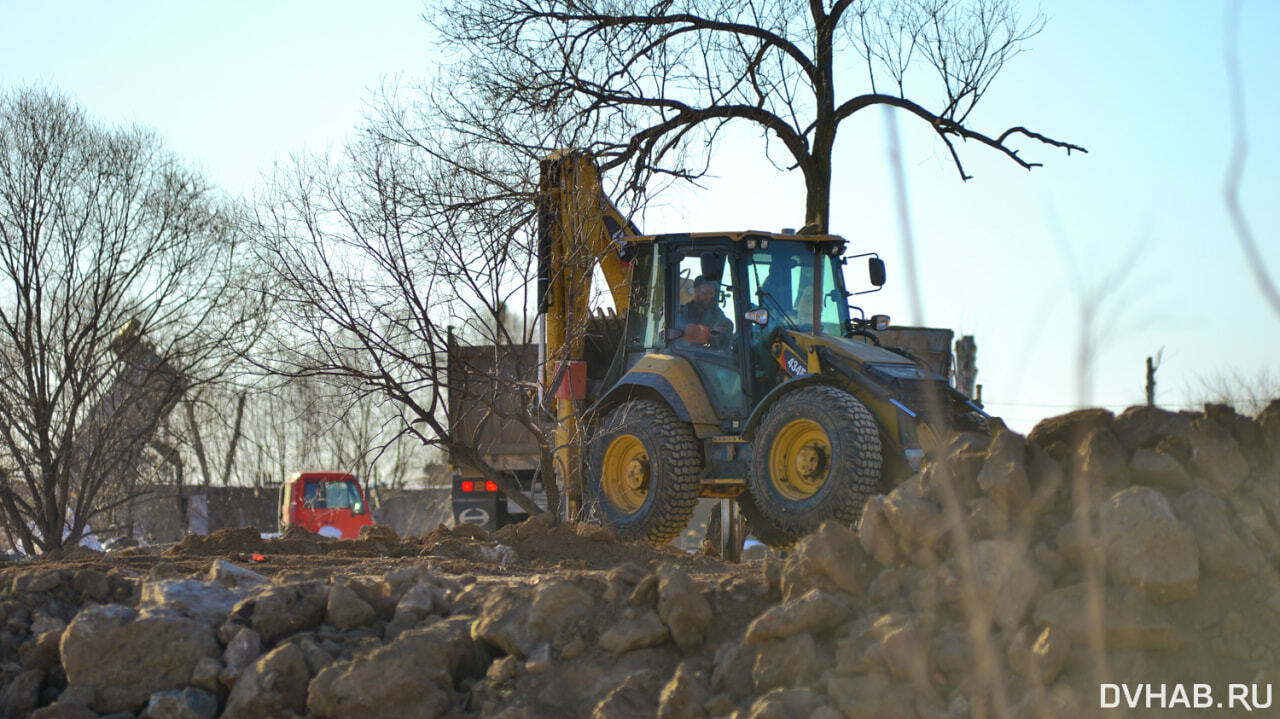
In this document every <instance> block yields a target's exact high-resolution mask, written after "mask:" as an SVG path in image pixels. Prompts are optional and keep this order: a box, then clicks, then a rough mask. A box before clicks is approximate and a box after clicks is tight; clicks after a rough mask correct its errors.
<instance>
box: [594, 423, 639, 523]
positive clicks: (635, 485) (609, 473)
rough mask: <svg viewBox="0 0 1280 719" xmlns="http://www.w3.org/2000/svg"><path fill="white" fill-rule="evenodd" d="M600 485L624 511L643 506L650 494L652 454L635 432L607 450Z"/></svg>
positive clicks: (624, 436) (607, 497) (631, 511)
mask: <svg viewBox="0 0 1280 719" xmlns="http://www.w3.org/2000/svg"><path fill="white" fill-rule="evenodd" d="M603 464H604V466H603V467H602V469H601V476H600V486H601V487H602V488H603V489H604V496H605V498H606V499H608V500H609V503H610V504H612V505H613V506H614V507H616V508H617V509H618V510H619V511H621V512H623V513H624V514H631V513H633V512H635V511H636V510H638V509H640V505H642V504H644V500H645V498H646V497H648V496H649V479H650V476H651V475H650V470H649V453H648V452H647V451H645V448H644V443H643V442H641V441H640V440H639V439H638V438H637V437H636V436H635V435H631V434H624V435H621V436H619V437H617V438H615V439H614V440H613V441H612V442H610V443H609V446H608V448H606V449H605V451H604V463H603Z"/></svg>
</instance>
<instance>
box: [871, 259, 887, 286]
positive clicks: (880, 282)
mask: <svg viewBox="0 0 1280 719" xmlns="http://www.w3.org/2000/svg"><path fill="white" fill-rule="evenodd" d="M867 272H868V273H869V274H870V275H871V284H873V285H875V286H876V287H883V286H884V279H885V275H884V260H882V259H880V258H879V257H872V258H870V259H868V260H867Z"/></svg>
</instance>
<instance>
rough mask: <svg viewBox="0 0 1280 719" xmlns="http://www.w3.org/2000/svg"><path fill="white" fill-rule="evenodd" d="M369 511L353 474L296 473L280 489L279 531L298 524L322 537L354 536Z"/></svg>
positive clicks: (369, 520) (368, 518)
mask: <svg viewBox="0 0 1280 719" xmlns="http://www.w3.org/2000/svg"><path fill="white" fill-rule="evenodd" d="M373 523H374V522H373V514H372V513H371V512H370V511H369V504H368V502H367V501H366V499H365V494H364V491H363V490H362V489H361V487H360V482H359V481H357V480H356V477H355V475H354V474H347V473H346V472H298V473H296V474H293V475H292V476H290V477H289V478H288V479H286V480H285V481H284V485H283V486H282V487H281V488H280V531H281V532H283V531H284V530H285V529H286V528H288V527H302V528H303V529H305V530H307V531H308V532H315V533H316V534H319V535H321V536H324V537H333V538H335V539H355V538H357V537H359V536H360V528H361V527H368V526H371V525H373Z"/></svg>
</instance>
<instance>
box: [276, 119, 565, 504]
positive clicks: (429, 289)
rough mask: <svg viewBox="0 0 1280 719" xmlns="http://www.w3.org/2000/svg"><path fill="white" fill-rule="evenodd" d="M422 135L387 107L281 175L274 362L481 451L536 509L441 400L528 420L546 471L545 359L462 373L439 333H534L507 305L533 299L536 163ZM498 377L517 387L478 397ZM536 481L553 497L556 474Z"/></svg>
mask: <svg viewBox="0 0 1280 719" xmlns="http://www.w3.org/2000/svg"><path fill="white" fill-rule="evenodd" d="M423 137H424V135H417V134H414V135H408V134H400V133H399V131H398V130H397V128H396V127H395V126H394V123H389V125H388V126H380V127H378V128H376V129H375V130H374V131H370V132H367V133H365V134H364V135H363V136H362V137H361V139H360V140H358V141H357V142H355V143H353V144H352V145H350V146H349V147H348V148H347V149H346V151H345V153H344V154H343V155H342V156H341V157H340V158H336V159H335V158H327V159H319V158H314V159H299V160H297V161H295V163H294V164H293V166H292V167H290V168H288V169H286V170H282V171H281V172H280V173H279V174H278V175H277V176H276V178H275V181H274V183H273V185H272V187H271V188H270V190H269V192H268V194H267V196H266V197H264V198H263V200H262V201H261V202H260V203H259V210H258V216H257V231H256V234H257V237H258V239H259V242H260V249H261V253H262V264H263V266H264V267H267V268H269V271H270V273H271V275H272V277H273V278H274V282H273V284H272V287H271V290H270V293H271V296H272V299H273V301H274V302H275V304H276V306H277V308H278V309H279V311H280V313H281V316H282V317H283V321H282V322H281V323H280V324H279V326H278V327H277V328H276V330H275V333H274V336H273V343H272V346H273V348H274V351H275V353H276V354H275V357H274V359H273V360H272V361H271V363H270V367H271V369H272V370H273V371H274V372H276V373H278V374H280V375H283V376H287V377H295V378H321V379H324V380H325V381H327V382H334V383H341V384H343V385H344V386H346V387H348V388H349V389H350V391H351V394H350V397H351V398H352V400H351V401H352V402H353V403H355V402H356V401H357V400H360V399H364V398H370V397H373V398H378V399H379V400H382V401H385V402H387V406H388V407H391V408H394V410H393V411H394V412H395V413H396V414H395V421H396V422H397V423H398V431H399V433H403V434H407V435H410V436H413V437H416V438H418V439H419V440H420V441H421V442H422V443H424V444H426V445H429V446H434V447H438V448H440V449H441V450H444V451H446V452H448V453H449V454H450V455H451V456H452V457H454V458H455V459H459V460H461V461H464V462H466V463H467V464H469V465H471V466H474V467H476V468H477V469H479V470H480V471H482V472H483V473H484V474H485V476H486V478H487V479H490V480H492V481H494V482H495V483H497V485H498V486H499V487H500V488H501V489H502V491H503V492H504V493H505V494H506V495H507V496H508V497H509V498H511V499H512V500H513V501H514V502H516V503H517V504H518V505H519V506H521V507H522V508H523V509H524V510H525V511H529V512H533V513H536V512H539V511H541V509H540V508H539V507H538V506H537V505H536V504H534V503H533V502H532V501H531V500H530V499H529V498H528V497H527V496H525V494H524V493H523V492H522V491H521V488H520V486H519V484H518V483H517V481H516V480H515V478H514V477H513V476H512V475H511V474H510V473H508V472H505V471H500V470H498V469H496V468H494V467H493V466H491V465H490V463H489V462H487V461H486V460H485V458H484V457H483V456H482V454H481V452H480V450H479V449H478V448H477V446H476V442H475V438H474V437H468V436H464V435H463V434H462V433H460V432H459V427H461V426H462V424H460V423H458V422H456V421H455V420H456V419H457V418H456V417H452V416H451V414H450V401H449V400H450V392H453V393H454V395H453V396H454V399H455V400H456V399H458V398H459V394H458V393H467V395H466V397H467V399H468V402H467V404H468V406H475V403H476V402H479V403H481V404H482V406H484V407H485V408H486V409H485V411H486V412H491V413H493V414H495V415H502V417H503V419H506V420H509V421H515V422H518V423H520V424H522V425H524V426H525V427H526V428H528V429H529V430H530V432H531V433H533V434H534V435H535V436H536V437H537V438H538V441H539V444H540V450H541V456H542V465H543V468H544V470H545V471H544V473H543V475H542V476H543V477H550V476H551V475H552V473H551V472H550V467H551V457H552V455H553V453H554V447H553V446H552V444H551V442H552V440H551V432H550V428H549V427H548V426H547V425H546V424H545V423H544V422H543V414H542V409H541V405H540V404H539V402H538V393H537V387H536V385H537V383H536V382H535V381H531V380H529V379H528V378H536V377H537V376H538V372H539V371H540V368H539V367H536V366H530V367H522V368H518V369H517V370H516V371H514V372H512V373H505V374H503V375H502V376H499V375H497V374H495V375H493V376H490V377H487V378H484V379H485V380H486V381H480V382H460V381H457V380H458V379H459V378H456V377H454V378H451V377H450V376H449V347H450V337H451V335H452V334H453V333H454V332H455V331H456V332H457V333H458V334H465V335H466V336H467V337H468V338H470V339H471V341H473V342H479V343H482V344H486V345H492V346H494V347H495V348H499V350H497V351H500V348H503V347H511V346H517V345H527V344H529V343H531V342H533V341H534V339H535V338H534V326H533V325H532V324H530V323H527V322H518V321H514V322H508V321H503V318H504V317H506V316H508V315H512V316H521V317H523V316H525V315H528V314H532V313H531V312H529V311H528V310H529V309H530V307H529V305H530V304H531V303H532V301H533V299H534V298H533V297H532V293H531V291H530V288H531V280H532V278H533V277H534V275H535V272H536V261H535V257H536V254H535V252H534V246H535V238H536V235H535V233H534V227H533V219H534V217H535V213H534V204H533V202H532V194H531V193H532V188H533V187H534V186H535V184H534V183H533V182H532V181H531V179H530V177H529V175H530V173H532V172H535V171H536V168H537V165H536V163H535V162H527V161H526V159H527V158H525V157H523V156H521V157H518V158H515V159H513V157H512V156H510V155H503V154H502V152H501V150H503V148H493V147H467V146H466V145H465V144H461V143H460V144H458V145H452V146H447V147H446V145H445V144H444V142H442V141H438V140H435V139H432V140H430V141H428V140H424V139H423ZM425 137H430V134H429V133H428V134H426V135H425ZM507 149H509V148H507ZM495 366H496V363H495ZM495 382H496V383H500V384H503V385H504V386H506V387H508V388H509V389H510V390H511V391H510V392H503V393H497V394H501V395H502V396H503V397H504V398H507V399H510V398H511V397H516V398H519V400H520V401H517V402H515V403H514V404H513V403H511V402H509V401H503V402H488V401H487V400H488V399H490V398H492V397H494V396H495V393H494V392H492V391H491V390H492V385H493V384H494V383H495ZM471 400H474V401H471ZM486 402H487V403H486ZM463 424H465V423H463ZM466 426H475V424H474V423H470V424H466ZM546 484H547V490H548V501H549V502H550V503H555V502H556V501H557V495H556V488H555V486H554V483H553V482H547V483H546Z"/></svg>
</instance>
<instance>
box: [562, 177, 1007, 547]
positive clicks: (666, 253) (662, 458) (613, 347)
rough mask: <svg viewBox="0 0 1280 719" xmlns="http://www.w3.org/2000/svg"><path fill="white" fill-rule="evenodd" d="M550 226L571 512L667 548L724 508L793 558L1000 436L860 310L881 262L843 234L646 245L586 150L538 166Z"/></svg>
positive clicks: (881, 273)
mask: <svg viewBox="0 0 1280 719" xmlns="http://www.w3.org/2000/svg"><path fill="white" fill-rule="evenodd" d="M537 212H538V221H539V227H538V277H539V283H538V291H539V297H540V304H539V310H540V312H541V313H542V314H543V316H544V317H545V327H544V332H545V334H544V338H545V357H544V360H545V361H544V363H543V366H544V367H545V370H544V371H545V376H544V377H543V382H544V388H545V392H546V394H547V396H548V397H554V398H555V399H554V405H553V411H554V412H553V413H554V416H555V421H556V426H555V442H556V447H557V450H556V469H557V473H558V475H559V479H560V481H561V482H562V484H561V486H563V487H566V488H567V489H568V492H567V494H568V495H569V502H570V506H569V508H568V509H569V512H570V513H571V514H585V515H587V516H593V517H595V518H597V519H598V520H599V521H600V522H601V523H602V524H604V525H605V526H607V527H608V528H610V529H611V530H612V531H613V532H614V533H615V534H616V535H617V536H618V537H620V538H622V539H627V540H636V539H642V540H647V541H649V542H653V543H664V542H667V541H670V540H671V539H673V538H675V537H676V536H678V535H679V534H680V533H681V532H682V531H684V529H685V526H686V524H687V523H688V521H689V519H690V516H691V515H692V513H693V511H694V507H695V505H696V503H697V501H698V499H699V498H701V497H716V498H732V499H735V500H736V501H737V503H738V506H739V507H740V509H741V512H742V515H743V517H744V518H745V520H746V524H747V526H748V528H749V529H750V531H751V532H752V533H753V534H754V535H755V536H756V537H757V538H759V539H760V540H761V541H762V542H764V543H766V544H769V545H771V546H774V547H787V546H789V545H791V544H792V543H794V542H795V541H796V540H797V539H799V538H800V537H802V536H804V535H805V534H807V533H809V532H811V531H812V530H814V529H816V528H817V527H818V525H819V524H821V523H822V522H824V521H826V520H837V521H840V522H844V523H846V524H852V523H853V522H855V521H856V520H857V519H858V517H859V515H860V513H861V510H862V506H863V504H864V503H865V501H866V500H867V498H868V497H869V496H870V495H871V494H872V493H873V492H876V491H880V490H884V489H886V488H887V487H889V486H892V485H893V484H896V483H897V482H898V481H900V480H901V479H903V478H905V477H906V476H909V474H910V473H911V471H912V469H913V467H915V466H917V465H918V463H919V461H920V459H921V458H922V456H923V455H924V454H925V453H926V452H929V451H931V450H933V449H935V448H937V447H938V446H939V444H940V443H941V442H942V441H944V440H945V438H946V437H947V435H948V434H949V433H950V432H952V431H955V430H969V431H984V430H985V428H986V426H987V419H988V418H987V416H986V414H985V413H984V412H983V411H982V409H981V407H980V406H978V405H977V404H976V403H974V402H973V401H971V400H970V399H969V398H968V397H966V396H965V395H963V394H961V393H960V392H958V391H956V390H955V389H953V388H952V387H951V386H950V383H949V382H948V380H947V379H946V378H945V377H943V376H941V375H939V374H936V373H933V372H930V371H929V370H928V369H926V368H925V367H924V366H922V365H921V363H919V362H917V361H916V359H915V358H914V357H913V356H912V355H911V354H910V353H909V352H906V351H902V350H897V349H894V348H891V347H887V346H880V345H881V342H880V339H879V335H880V333H881V332H882V331H883V330H885V329H886V328H887V327H888V326H889V318H888V317H887V316H885V315H872V316H870V317H867V316H866V315H865V313H863V311H862V310H860V309H859V308H857V307H851V306H850V302H849V300H850V297H851V296H852V294H853V293H852V292H850V291H849V290H847V289H846V285H845V281H846V277H845V275H846V269H849V270H851V271H852V270H857V268H859V267H860V266H865V268H866V273H867V274H866V286H867V287H869V288H870V289H868V290H867V291H875V290H876V289H879V288H880V287H881V286H882V285H883V284H884V282H885V267H884V262H883V261H882V260H881V259H880V258H879V257H878V256H877V255H875V254H874V253H865V254H855V255H852V256H849V255H846V250H847V248H848V245H849V243H848V242H847V241H846V240H844V239H843V238H841V237H838V236H835V235H820V234H795V233H789V232H785V231H784V232H781V233H770V232H756V231H735V232H700V233H675V234H662V235H644V234H642V233H641V232H640V231H639V229H638V228H637V227H636V226H635V225H634V224H633V223H632V222H631V221H629V220H628V219H627V218H626V217H624V216H623V215H622V214H621V213H620V212H619V210H618V209H617V207H616V206H614V204H613V203H612V202H611V201H610V200H609V198H608V197H607V196H606V194H605V192H604V191H603V189H602V187H601V176H600V173H599V171H598V168H597V165H596V163H595V161H594V159H593V158H592V157H591V156H590V155H588V154H585V153H582V152H578V151H560V152H557V153H555V154H553V155H551V156H550V157H548V158H546V159H545V160H543V161H542V163H541V167H540V193H539V199H538V207H537ZM857 271H859V272H861V270H857ZM593 278H594V281H595V284H594V286H595V287H597V288H599V287H601V284H603V286H604V287H606V288H607V294H608V296H609V297H610V298H611V299H612V304H613V307H614V308H616V317H615V316H611V315H610V314H608V313H605V312H603V310H602V309H601V308H600V307H599V304H600V302H599V301H598V300H593V295H592V288H593ZM598 294H601V295H603V294H604V293H603V292H600V293H598ZM593 304H595V305H596V306H595V307H593Z"/></svg>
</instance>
